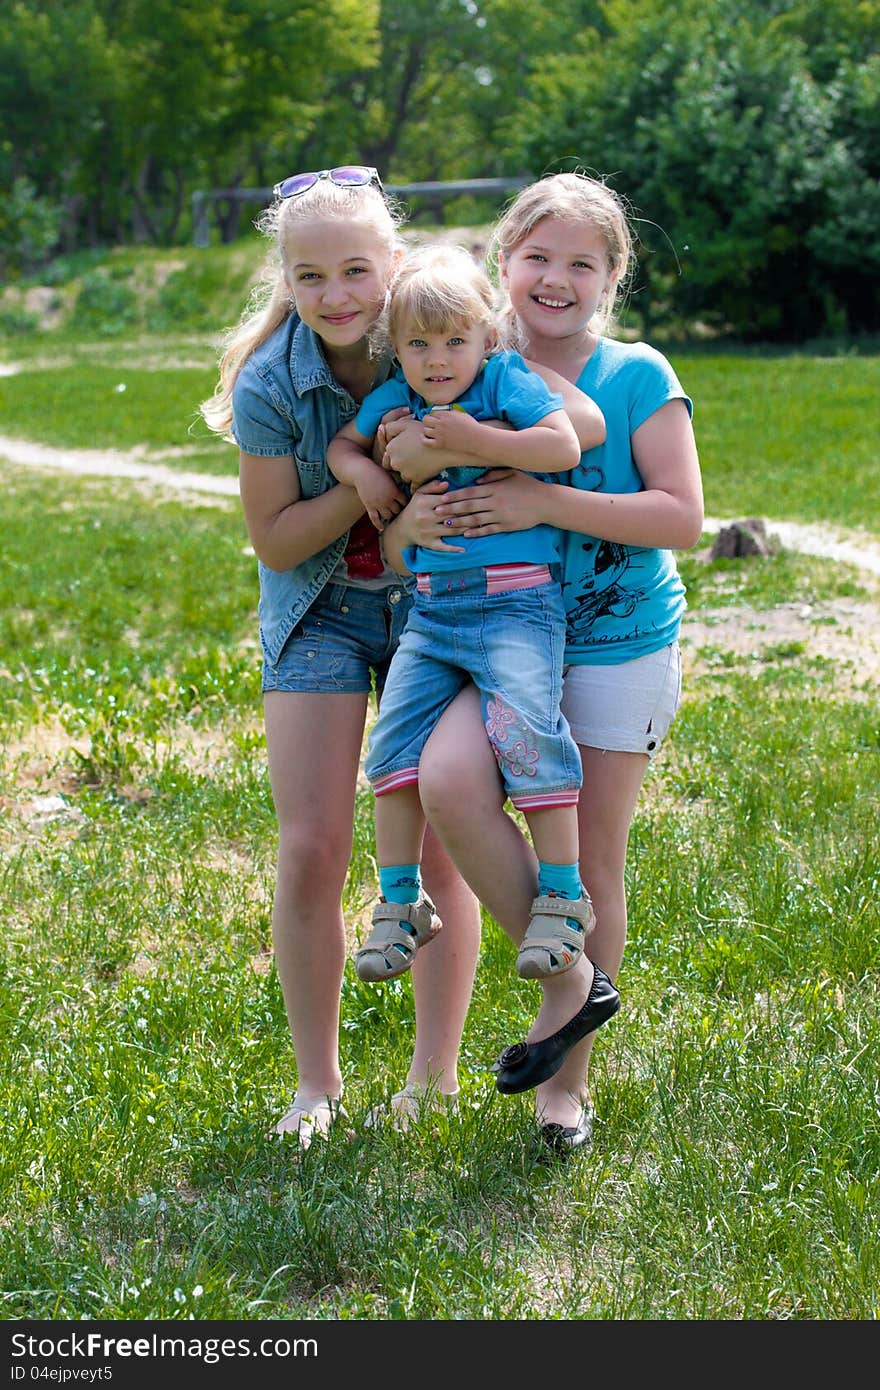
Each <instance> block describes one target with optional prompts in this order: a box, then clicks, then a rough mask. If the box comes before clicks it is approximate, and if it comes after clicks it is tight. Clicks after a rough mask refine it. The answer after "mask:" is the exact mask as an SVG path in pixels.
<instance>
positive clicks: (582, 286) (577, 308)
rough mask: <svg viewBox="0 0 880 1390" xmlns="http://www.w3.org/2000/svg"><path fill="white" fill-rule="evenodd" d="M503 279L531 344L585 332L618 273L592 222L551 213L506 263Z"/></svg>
mask: <svg viewBox="0 0 880 1390" xmlns="http://www.w3.org/2000/svg"><path fill="white" fill-rule="evenodd" d="M501 277H502V281H503V283H504V285H505V288H506V289H507V293H508V295H509V297H510V302H511V305H512V306H513V309H514V312H515V314H516V316H517V318H518V319H519V321H520V324H521V326H522V328H523V331H524V333H525V337H526V339H527V340H528V342H529V343H531V344H534V343H535V342H536V341H537V340H539V339H541V338H553V339H559V338H566V337H572V336H583V335H584V334H585V333H586V332H587V329H588V325H589V323H590V320H591V319H592V317H593V315H594V314H595V312H596V310H597V309H598V307H599V305H600V303H601V302H602V298H603V296H604V295H605V294H606V293H607V292H608V291H609V290H610V289H611V288H612V286H613V285H614V282H615V280H616V278H617V277H616V275H615V274H614V273H613V272H612V271H611V270H610V269H609V264H608V248H607V245H606V242H605V238H604V236H603V234H602V232H601V231H600V230H599V228H598V227H595V226H594V225H592V224H591V223H589V222H586V221H583V220H578V221H571V222H569V221H566V220H563V219H560V218H556V217H545V218H544V220H543V221H541V222H538V223H537V224H536V225H535V226H534V227H533V228H532V230H531V231H530V232H529V233H528V235H527V236H526V237H524V238H523V240H522V241H521V242H520V243H519V244H518V245H517V246H516V247H514V248H513V250H511V251H509V252H508V253H507V255H506V256H505V257H504V258H503V260H502V262H501Z"/></svg>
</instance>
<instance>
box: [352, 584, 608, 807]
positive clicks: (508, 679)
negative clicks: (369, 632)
mask: <svg viewBox="0 0 880 1390" xmlns="http://www.w3.org/2000/svg"><path fill="white" fill-rule="evenodd" d="M432 578H434V579H435V580H436V581H437V583H436V585H435V592H433V593H421V592H418V591H417V592H416V596H415V601H414V604H413V608H412V611H411V613H410V615H409V621H408V622H407V625H406V631H405V632H404V634H403V636H402V638H401V640H400V646H399V647H398V649H397V653H396V655H395V657H394V660H393V661H392V663H391V670H390V672H389V674H388V682H387V685H386V687H385V694H384V697H383V699H382V704H381V706H380V709H379V717H378V719H377V721H376V723H375V724H374V725H373V728H372V731H371V734H370V743H369V749H368V752H367V759H366V763H365V771H366V775H367V778H368V779H369V781H370V782H371V784H372V786H373V790H374V791H375V792H376V794H377V795H379V796H381V795H383V794H385V793H387V792H392V791H396V790H398V789H399V788H400V787H403V786H408V785H411V784H413V783H415V782H417V781H418V767H419V758H420V757H421V753H422V749H423V748H424V746H425V744H426V743H427V741H428V738H429V736H430V734H431V732H432V731H433V729H434V728H435V726H436V724H437V721H438V719H439V718H440V716H441V715H442V713H443V711H444V710H445V709H446V707H447V706H448V705H449V704H450V703H451V702H452V700H454V699H455V696H456V695H457V694H458V692H459V691H460V690H461V689H462V688H463V687H464V686H465V685H467V684H468V682H469V681H473V682H474V684H475V685H476V686H477V688H478V690H479V692H480V703H481V708H482V714H483V723H484V725H485V728H486V732H487V734H488V736H489V741H490V742H491V744H492V749H493V751H494V753H495V757H496V759H497V761H498V766H499V768H500V770H501V775H502V778H503V780H504V785H505V787H506V788H507V792H508V795H509V796H510V799H511V801H512V802H513V804H514V805H515V806H517V807H519V808H520V809H521V810H524V811H528V810H542V809H545V808H549V807H553V806H566V805H574V803H575V802H576V801H577V797H578V792H579V790H580V785H581V775H582V774H581V759H580V754H579V752H578V749H577V746H576V744H575V742H574V739H573V738H572V737H571V734H570V732H569V728H568V724H567V723H566V721H565V719H564V718H563V716H562V714H561V713H560V709H559V702H560V699H561V696H562V658H563V654H564V650H565V608H564V604H563V602H562V594H561V590H560V587H559V585H558V583H556V582H555V581H552V582H550V583H544V584H537V585H535V586H534V587H531V588H517V589H509V590H507V589H505V590H501V591H498V592H488V585H487V579H486V570H485V569H481V568H475V569H470V570H459V571H456V572H455V574H454V575H453V576H452V577H451V578H452V583H451V584H450V583H449V577H448V576H446V575H442V576H441V575H436V576H432Z"/></svg>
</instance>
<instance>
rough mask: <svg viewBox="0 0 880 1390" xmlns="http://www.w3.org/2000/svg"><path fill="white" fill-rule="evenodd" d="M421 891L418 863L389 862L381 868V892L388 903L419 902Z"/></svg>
mask: <svg viewBox="0 0 880 1390" xmlns="http://www.w3.org/2000/svg"><path fill="white" fill-rule="evenodd" d="M421 891H422V874H421V870H420V868H419V866H418V864H389V865H388V867H387V869H380V870H379V892H380V893H381V894H382V897H383V898H384V899H385V901H386V902H387V903H417V902H418V900H419V894H420V893H421Z"/></svg>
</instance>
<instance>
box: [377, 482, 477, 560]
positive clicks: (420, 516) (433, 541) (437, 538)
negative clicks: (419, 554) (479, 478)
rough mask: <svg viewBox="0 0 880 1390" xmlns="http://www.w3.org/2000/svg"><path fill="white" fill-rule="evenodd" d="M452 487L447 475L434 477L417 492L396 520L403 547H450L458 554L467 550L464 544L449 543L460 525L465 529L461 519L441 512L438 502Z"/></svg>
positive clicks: (397, 533) (397, 538)
mask: <svg viewBox="0 0 880 1390" xmlns="http://www.w3.org/2000/svg"><path fill="white" fill-rule="evenodd" d="M448 487H449V484H448V483H447V482H446V481H445V480H444V479H442V478H434V479H433V480H432V481H431V482H429V483H425V484H424V485H423V486H422V487H420V488H419V489H418V491H417V492H414V493H413V495H412V497H411V498H410V500H409V502H408V503H407V505H406V507H405V508H404V510H403V511H402V512H401V513H400V515H399V517H398V518H397V520H396V521H395V523H394V532H395V539H396V541H397V543H398V544H399V545H400V546H401V547H403V546H408V545H421V546H424V547H425V549H426V550H450V551H452V552H454V553H455V554H457V555H461V554H463V553H464V549H465V547H464V546H462V545H451V544H449V540H450V537H452V536H454V535H455V533H456V528H458V529H459V530H460V529H461V528H460V525H459V523H457V522H456V521H455V520H454V519H453V518H452V517H441V516H439V515H438V512H437V507H438V503H440V502H441V501H442V499H443V498H444V496H445V494H446V491H447V489H448Z"/></svg>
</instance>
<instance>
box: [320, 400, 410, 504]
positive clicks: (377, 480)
mask: <svg viewBox="0 0 880 1390" xmlns="http://www.w3.org/2000/svg"><path fill="white" fill-rule="evenodd" d="M372 451H373V441H372V439H368V438H367V437H366V436H365V435H363V434H361V432H360V430H358V428H357V427H356V425H355V424H354V421H352V420H350V421H349V422H348V424H347V425H343V426H342V429H341V430H339V432H338V433H337V434H336V435H335V436H334V437H333V439H331V440H330V443H329V445H328V447H327V467H328V468H329V469H330V472H331V473H332V474H333V476H334V478H335V479H336V480H337V482H340V483H345V484H346V486H347V487H353V488H355V489H356V491H357V494H358V497H359V498H360V499H361V502H362V503H363V505H364V508H365V510H366V513H367V516H368V517H369V518H370V520H371V522H372V523H373V525H374V526H375V527H376V529H377V531H381V530H382V527H383V526H384V524H385V522H386V521H387V520H388V519H389V517H391V516H396V515H397V513H398V512H399V511H400V509H401V507H403V506H405V505H406V500H407V499H406V496H405V494H404V493H403V492H402V491H401V489H400V488H399V487H398V486H397V484H396V482H395V481H394V479H393V477H392V476H391V474H390V473H386V471H385V469H384V468H382V467H381V465H380V464H378V463H374V462H373V456H372Z"/></svg>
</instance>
